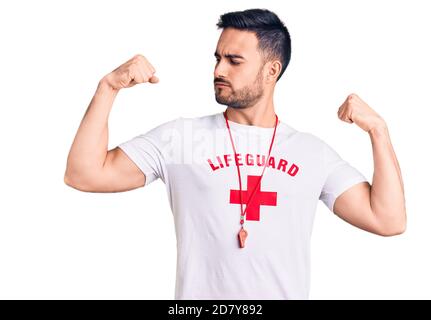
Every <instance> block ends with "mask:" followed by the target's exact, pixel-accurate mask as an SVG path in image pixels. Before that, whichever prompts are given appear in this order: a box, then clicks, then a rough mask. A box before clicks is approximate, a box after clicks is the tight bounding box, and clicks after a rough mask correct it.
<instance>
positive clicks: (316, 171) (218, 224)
mask: <svg viewBox="0 0 431 320" xmlns="http://www.w3.org/2000/svg"><path fill="white" fill-rule="evenodd" d="M229 125H230V128H231V132H232V137H233V139H234V143H235V148H236V151H237V156H236V157H235V156H234V152H233V149H232V144H231V141H230V137H229V132H228V131H227V128H226V122H225V119H224V116H223V113H222V112H219V113H216V114H212V115H207V116H202V117H196V118H183V117H180V118H177V119H174V120H171V121H168V122H165V123H163V124H161V125H159V126H157V127H155V128H153V129H151V130H149V131H148V132H146V133H145V134H141V135H138V136H136V137H134V138H132V139H130V140H128V141H125V142H123V143H121V144H119V147H120V148H121V149H122V150H123V151H124V152H125V153H126V154H127V155H128V156H129V157H130V159H131V160H132V161H133V162H134V163H136V165H137V166H138V167H139V168H140V169H141V170H142V172H144V174H145V176H146V183H145V185H148V184H150V183H151V182H153V181H155V180H156V179H157V178H160V179H161V180H162V181H163V182H164V183H165V186H166V191H167V194H168V199H169V203H170V207H171V209H172V213H173V215H174V222H175V231H176V237H177V274H176V286H175V299H308V294H309V286H310V237H311V231H312V226H313V219H314V215H315V211H316V207H317V203H318V200H319V199H320V200H322V201H323V202H324V203H325V204H326V206H327V207H328V208H329V209H330V210H331V211H333V204H334V201H335V199H336V198H337V196H338V195H340V194H341V193H342V192H343V191H345V190H347V189H348V188H349V187H351V186H353V185H354V184H357V183H359V182H362V181H367V179H366V178H365V176H364V175H363V174H362V173H361V172H359V171H358V170H357V169H355V168H354V167H352V166H351V165H350V164H349V163H348V162H346V161H345V160H343V159H341V158H340V156H339V155H338V154H337V153H336V152H335V151H334V150H333V149H332V148H331V147H330V146H329V145H327V144H326V143H325V142H324V141H322V140H320V139H319V138H317V137H316V136H314V135H312V134H310V133H305V132H299V131H297V130H295V129H293V128H292V127H290V126H289V125H287V124H286V123H284V122H283V121H280V122H279V124H278V127H277V131H276V136H275V140H274V144H273V148H272V152H271V157H270V158H269V161H268V164H267V167H266V169H265V173H264V176H263V178H262V180H261V183H260V186H257V190H256V192H255V195H254V197H253V198H252V200H251V202H250V204H249V208H248V209H247V213H246V220H245V223H244V227H245V229H246V230H247V231H248V237H247V240H246V242H245V248H240V247H239V242H238V237H237V235H238V231H239V230H240V216H241V209H240V207H241V206H240V204H239V181H238V173H237V168H236V164H235V163H238V165H239V168H240V172H241V178H242V179H241V181H242V190H243V191H242V192H243V193H242V194H243V202H245V201H247V200H248V196H250V193H251V191H252V190H254V188H255V187H256V183H257V182H258V177H259V176H260V175H261V173H262V170H263V165H264V163H265V158H266V157H267V154H268V150H269V146H270V142H271V138H272V134H273V130H274V129H273V128H263V127H257V126H250V125H243V124H239V123H236V122H233V121H230V120H229ZM245 208H246V206H245V205H244V209H245Z"/></svg>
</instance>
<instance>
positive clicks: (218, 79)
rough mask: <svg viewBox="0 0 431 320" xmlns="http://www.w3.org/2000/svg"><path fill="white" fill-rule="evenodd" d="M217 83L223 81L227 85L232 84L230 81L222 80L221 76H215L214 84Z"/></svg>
mask: <svg viewBox="0 0 431 320" xmlns="http://www.w3.org/2000/svg"><path fill="white" fill-rule="evenodd" d="M216 83H223V84H226V85H228V86H230V83H229V82H226V81H224V80H222V79H220V78H215V79H214V84H216Z"/></svg>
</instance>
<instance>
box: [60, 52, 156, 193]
mask: <svg viewBox="0 0 431 320" xmlns="http://www.w3.org/2000/svg"><path fill="white" fill-rule="evenodd" d="M154 73H155V69H154V67H153V66H152V65H151V64H150V63H149V62H148V60H147V59H146V58H145V57H144V56H142V55H136V56H134V57H133V58H132V59H130V60H129V61H127V62H126V63H124V64H123V65H121V66H120V67H118V68H117V69H115V70H114V71H112V72H111V73H109V74H108V75H106V76H105V77H103V78H102V80H101V81H100V82H99V84H98V86H97V90H96V92H95V94H94V96H93V98H92V100H91V102H90V105H89V107H88V108H87V111H86V112H85V115H84V117H83V119H82V121H81V124H80V126H79V128H78V131H77V133H76V136H75V139H74V141H73V143H72V146H71V149H70V151H69V155H68V158H67V165H66V171H65V175H64V182H65V183H66V184H67V185H69V186H71V187H73V188H75V189H78V190H81V191H86V192H119V191H126V190H132V189H135V188H138V187H142V186H144V185H145V174H144V173H143V172H142V171H141V170H140V169H139V168H138V166H137V165H136V164H135V163H134V162H133V161H132V160H131V159H130V158H129V157H128V156H127V155H126V154H125V153H124V152H123V151H122V150H121V149H120V148H119V147H116V148H114V149H112V150H109V151H108V150H107V148H108V119H109V113H110V111H111V108H112V105H113V103H114V100H115V97H116V96H117V94H118V92H119V90H120V89H123V88H129V87H132V86H134V85H135V84H138V83H144V82H150V83H157V82H158V81H159V80H158V78H157V77H156V76H155V75H154Z"/></svg>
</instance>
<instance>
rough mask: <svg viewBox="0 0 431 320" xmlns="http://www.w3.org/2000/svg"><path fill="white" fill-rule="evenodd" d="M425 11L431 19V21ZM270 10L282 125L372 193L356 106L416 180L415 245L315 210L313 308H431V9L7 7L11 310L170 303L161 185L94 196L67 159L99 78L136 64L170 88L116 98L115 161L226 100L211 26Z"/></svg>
mask: <svg viewBox="0 0 431 320" xmlns="http://www.w3.org/2000/svg"><path fill="white" fill-rule="evenodd" d="M427 6H428V8H427ZM249 8H267V9H270V10H272V11H274V12H275V13H276V14H278V15H279V17H280V18H281V19H282V20H283V21H284V22H285V23H286V25H287V27H288V29H289V31H290V33H291V38H292V60H291V62H290V64H289V66H288V68H287V70H286V72H285V74H284V75H283V77H282V79H281V80H280V81H279V82H278V84H277V87H276V92H275V106H276V112H277V114H278V115H279V116H280V118H281V119H282V120H283V121H285V122H287V123H288V124H290V125H292V126H293V127H294V128H296V129H298V130H301V131H307V132H311V133H313V134H315V135H317V136H319V137H320V138H322V139H323V140H325V141H326V142H327V143H329V144H330V145H331V146H333V147H334V148H335V149H336V150H337V152H338V153H339V154H340V155H341V156H342V157H343V158H344V159H346V160H347V161H349V162H350V163H351V164H352V165H353V166H355V167H357V168H358V169H359V170H360V171H362V172H363V173H364V174H365V175H366V176H367V178H368V179H369V181H370V182H371V179H372V175H373V159H372V152H371V151H372V149H371V143H370V139H369V136H368V135H367V133H365V132H364V131H362V130H361V129H360V128H359V127H357V126H356V125H354V124H347V123H345V122H341V121H340V120H339V119H338V118H337V110H338V108H339V106H340V105H341V103H342V102H343V101H344V100H345V98H346V96H347V95H348V94H349V93H352V92H355V93H357V94H358V95H359V96H360V97H361V98H362V99H364V100H365V101H366V102H367V103H368V104H369V105H370V106H371V107H372V108H374V109H375V110H376V111H377V112H378V113H379V114H380V115H381V116H382V117H383V118H384V119H385V120H386V122H387V124H388V126H389V130H390V135H391V139H392V143H393V146H394V148H395V152H396V154H397V156H398V160H399V162H400V165H401V170H402V174H403V177H404V183H405V191H406V203H407V213H408V227H407V231H406V232H405V233H404V234H403V235H401V236H397V237H389V238H383V237H379V236H376V235H373V234H370V233H367V232H364V231H362V230H359V229H357V228H355V227H352V226H351V225H349V224H347V223H346V222H344V221H342V220H341V219H339V218H337V217H336V216H335V215H333V214H332V213H331V212H330V211H329V210H328V209H327V208H326V207H325V206H324V204H323V203H322V202H319V205H318V211H317V213H316V220H315V224H314V231H313V236H312V239H313V240H312V279H311V280H312V282H311V283H312V284H311V294H310V298H311V299H353V298H357V299H412V298H419V299H425V298H427V299H430V298H431V293H430V290H429V288H430V286H431V277H430V275H429V270H430V269H431V258H430V249H429V248H430V244H431V235H430V234H431V233H430V231H429V229H430V222H431V218H430V214H431V212H430V199H431V196H430V192H431V190H430V188H429V187H428V185H429V181H430V178H431V175H430V170H429V168H430V163H431V157H430V153H429V145H430V143H429V139H430V137H431V134H430V129H431V124H430V115H431V112H430V107H431V105H430V100H431V98H430V93H431V92H430V84H431V81H430V80H431V79H430V75H431V63H430V57H431V47H430V39H431V35H430V30H431V21H430V19H429V13H430V9H429V3H428V2H427V1H235V2H234V1H221V0H219V1H214V2H207V1H195V2H194V1H181V2H180V1H151V2H149V1H115V2H114V1H111V2H107V1H91V2H90V1H80V2H78V1H73V2H72V1H69V2H67V3H66V2H63V1H62V2H60V1H37V2H36V1H35V2H33V1H14V2H2V3H1V5H0V30H1V31H0V32H1V33H0V35H1V49H0V58H1V59H0V72H1V77H0V90H1V91H0V92H1V93H0V108H1V109H0V139H1V157H0V161H1V165H0V188H1V189H0V197H1V198H0V298H2V299H173V297H174V285H175V268H176V242H175V241H176V240H175V231H174V225H173V218H172V214H171V212H170V208H169V205H168V202H167V196H166V193H165V188H164V185H163V182H162V181H161V180H158V181H156V182H154V183H152V184H151V185H150V186H148V188H146V189H142V188H139V189H136V190H133V191H129V192H123V193H111V194H109V193H108V194H97V193H84V192H80V191H77V190H75V189H72V188H70V187H68V186H66V185H65V184H64V182H63V175H64V171H65V165H66V159H67V154H68V152H69V148H70V146H71V143H72V141H73V138H74V136H75V133H76V130H77V129H78V126H79V123H80V121H81V119H82V117H83V115H84V112H85V110H86V108H87V106H88V104H89V102H90V100H91V98H92V96H93V93H94V91H95V89H96V86H97V83H98V81H99V80H100V78H101V77H102V76H104V75H105V74H106V73H108V72H110V71H112V70H113V69H114V68H116V67H117V66H118V65H120V64H121V63H123V62H125V61H126V60H128V59H129V58H131V57H132V56H133V55H134V54H136V53H141V54H143V55H145V56H146V57H147V58H148V59H149V60H150V62H151V63H152V64H153V65H154V67H155V68H156V70H157V71H156V74H157V75H158V77H159V78H160V83H158V84H156V85H150V84H145V85H139V86H135V87H133V88H131V89H127V90H123V91H121V92H120V93H119V95H118V96H117V99H116V101H115V103H114V107H113V110H112V112H111V115H110V119H109V148H110V149H111V148H113V147H115V146H116V145H117V144H119V143H120V142H122V141H125V140H126V139H129V138H131V137H133V136H134V135H136V134H139V133H143V132H146V131H147V130H149V129H151V128H153V127H155V126H156V125H158V124H161V123H163V122H166V121H168V120H171V119H174V118H176V117H178V116H184V117H194V116H201V115H205V114H212V113H215V112H219V111H222V110H224V109H225V106H221V105H218V104H217V103H216V102H215V99H214V91H213V83H212V81H213V68H214V63H215V59H214V56H213V53H214V50H215V46H216V43H217V40H218V37H219V34H220V32H221V31H220V30H217V28H216V26H215V24H216V22H217V20H218V17H219V16H220V15H221V14H223V13H225V12H228V11H235V10H244V9H249Z"/></svg>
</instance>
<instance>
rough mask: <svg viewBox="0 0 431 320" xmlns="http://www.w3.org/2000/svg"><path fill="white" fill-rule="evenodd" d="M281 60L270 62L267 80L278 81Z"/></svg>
mask: <svg viewBox="0 0 431 320" xmlns="http://www.w3.org/2000/svg"><path fill="white" fill-rule="evenodd" d="M281 66H282V65H281V62H280V61H279V60H274V61H271V62H269V66H268V73H267V75H266V81H267V82H276V81H277V78H278V76H279V75H280V72H281Z"/></svg>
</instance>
